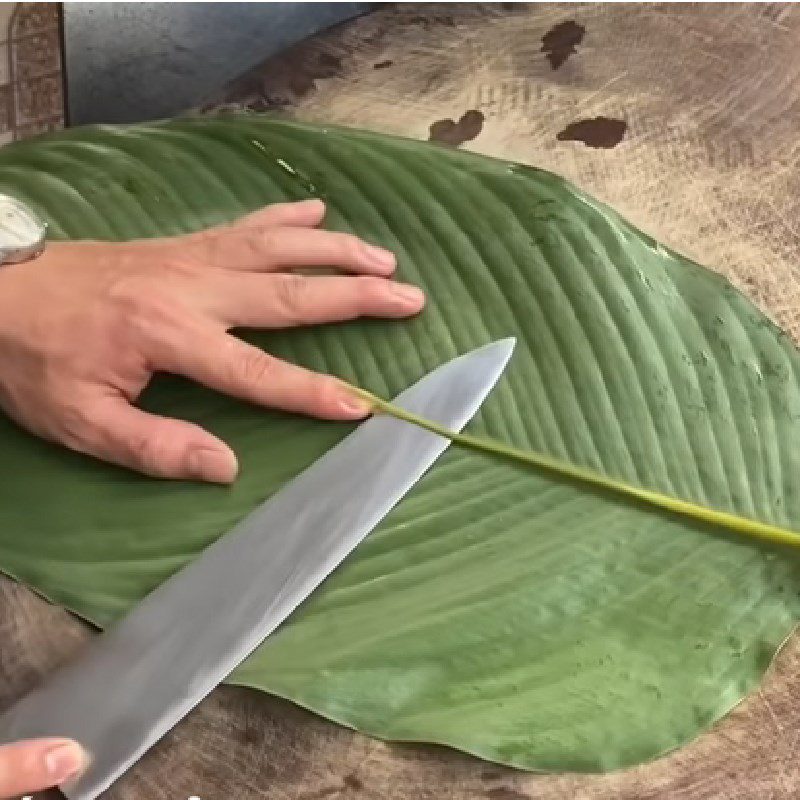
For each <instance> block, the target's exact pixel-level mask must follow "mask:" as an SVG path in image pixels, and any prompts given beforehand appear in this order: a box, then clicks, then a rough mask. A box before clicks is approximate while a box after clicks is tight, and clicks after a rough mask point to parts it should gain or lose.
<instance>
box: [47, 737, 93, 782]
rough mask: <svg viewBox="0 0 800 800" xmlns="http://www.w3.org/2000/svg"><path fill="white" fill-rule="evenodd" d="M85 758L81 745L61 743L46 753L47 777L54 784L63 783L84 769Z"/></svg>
mask: <svg viewBox="0 0 800 800" xmlns="http://www.w3.org/2000/svg"><path fill="white" fill-rule="evenodd" d="M85 760H86V759H85V756H84V754H83V750H82V749H81V747H80V745H78V744H75V743H74V742H73V743H69V744H60V745H58V746H57V747H54V748H53V749H52V750H48V751H47V753H45V756H44V766H45V770H46V771H47V777H48V778H49V779H50V780H52V781H53V785H57V784H59V783H63V782H64V781H65V780H67V779H68V778H71V777H72V776H73V775H75V774H76V773H78V772H80V770H81V769H83V765H84V763H85Z"/></svg>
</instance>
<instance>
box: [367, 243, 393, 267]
mask: <svg viewBox="0 0 800 800" xmlns="http://www.w3.org/2000/svg"><path fill="white" fill-rule="evenodd" d="M364 253H365V254H366V256H367V260H368V261H369V262H370V263H371V264H373V265H374V266H376V267H381V268H383V269H393V268H394V265H395V264H396V263H397V259H396V258H395V255H394V253H392V252H391V251H389V250H384V249H383V248H382V247H375V246H374V245H371V244H365V245H364Z"/></svg>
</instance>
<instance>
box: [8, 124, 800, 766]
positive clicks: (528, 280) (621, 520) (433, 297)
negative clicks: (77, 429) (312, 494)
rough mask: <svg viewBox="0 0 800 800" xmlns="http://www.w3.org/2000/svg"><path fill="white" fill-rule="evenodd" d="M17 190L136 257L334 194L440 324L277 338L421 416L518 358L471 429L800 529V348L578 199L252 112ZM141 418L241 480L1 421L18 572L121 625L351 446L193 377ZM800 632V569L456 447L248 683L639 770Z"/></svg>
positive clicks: (155, 130) (69, 159) (470, 165)
mask: <svg viewBox="0 0 800 800" xmlns="http://www.w3.org/2000/svg"><path fill="white" fill-rule="evenodd" d="M0 191H5V192H9V193H14V194H17V195H18V196H20V197H22V198H23V199H26V200H27V201H29V202H31V203H33V204H34V205H35V206H36V207H37V208H38V209H39V210H40V211H41V212H42V213H44V214H45V215H46V216H47V218H48V220H49V221H50V225H51V231H52V233H53V235H54V236H56V237H70V238H85V237H95V238H108V239H129V238H136V237H142V236H155V235H162V234H176V233H180V232H182V231H189V230H195V229H198V228H201V227H203V226H206V225H210V224H216V223H219V222H221V221H224V220H230V219H233V218H235V217H237V216H239V215H240V214H242V213H244V212H247V211H250V210H252V209H255V208H257V207H259V206H260V205H262V204H264V203H269V202H273V201H278V200H284V199H287V198H288V199H300V198H304V197H307V196H309V195H311V194H318V195H321V196H323V197H324V198H325V199H326V201H327V202H328V204H329V208H330V213H329V218H328V224H329V225H330V226H331V227H335V228H338V229H343V230H351V231H354V232H356V233H358V234H359V235H361V236H363V237H365V238H367V239H370V240H372V241H375V242H378V243H381V244H383V245H385V246H388V247H391V248H393V249H394V250H395V251H396V252H397V253H398V255H399V258H400V264H401V267H400V276H401V277H402V278H403V279H405V280H409V281H415V282H418V283H419V284H420V285H422V286H423V287H424V288H425V290H426V291H427V293H428V296H429V303H428V306H427V309H426V311H425V313H424V314H423V315H421V316H420V317H419V318H418V319H415V320H412V321H410V322H403V323H397V322H378V321H361V322H355V323H348V324H344V325H336V326H330V327H327V328H324V329H322V328H315V329H308V330H295V331H291V332H281V333H269V334H249V335H248V337H249V338H250V339H252V340H253V341H255V342H258V343H259V344H261V345H263V346H264V347H266V348H268V349H269V350H270V351H271V352H274V353H276V354H278V355H281V356H284V357H286V358H289V359H291V360H294V361H296V362H298V363H302V364H304V365H307V366H310V367H313V368H316V369H320V370H326V371H330V372H333V373H335V374H337V375H339V376H341V377H342V378H344V379H346V380H348V381H350V382H352V383H354V384H357V385H360V386H363V387H365V388H367V389H369V390H370V391H373V392H375V393H376V394H378V395H380V396H383V397H391V396H393V395H395V394H397V393H398V392H399V391H401V390H402V389H403V388H405V387H406V386H407V385H409V384H410V383H411V382H413V381H414V380H416V379H418V378H419V377H421V376H422V375H423V374H424V373H425V372H427V371H429V370H430V369H432V368H433V367H435V366H437V365H438V364H440V363H442V362H443V361H445V360H447V359H449V358H451V357H453V356H455V355H457V354H459V353H463V352H465V351H467V350H469V349H471V348H473V347H476V346H478V345H481V344H484V343H486V342H488V341H490V340H493V339H497V338H501V337H505V336H516V337H517V339H518V345H517V349H516V352H515V355H514V358H513V360H512V362H511V364H510V366H509V368H508V370H507V372H506V374H505V376H504V379H503V380H502V381H501V384H500V385H498V387H497V388H496V390H495V391H494V392H493V394H492V395H491V397H490V399H489V400H488V401H487V403H486V404H485V406H484V408H483V410H482V412H481V414H480V416H479V417H478V418H476V420H475V421H474V422H473V423H472V424H471V425H470V427H469V430H470V431H471V432H473V433H476V434H480V435H488V436H492V437H495V438H497V439H501V440H503V441H506V442H508V443H510V444H513V445H515V446H518V447H524V448H531V449H533V450H536V451H540V452H542V453H545V454H548V455H551V456H553V457H556V458H558V459H561V460H566V461H568V462H570V463H572V464H575V465H577V466H581V467H586V468H590V469H592V470H597V471H599V472H601V473H603V474H605V475H608V476H612V477H614V478H616V479H620V480H624V481H627V482H630V483H633V484H636V485H640V486H645V487H647V488H651V489H655V490H658V491H661V492H665V493H668V494H672V495H676V496H678V497H681V498H684V499H687V500H691V501H694V502H698V503H702V504H705V505H709V506H713V507H715V508H719V509H722V510H728V511H733V512H736V513H738V514H742V515H744V516H750V517H755V518H758V519H761V520H763V521H766V522H771V523H774V524H778V525H781V526H784V527H789V528H794V529H797V528H800V496H799V495H798V492H797V479H796V475H797V472H798V469H797V468H798V461H799V460H800V425H799V424H798V421H799V420H800V390H799V388H798V371H799V369H800V358H799V357H798V352H797V350H796V349H795V347H794V345H793V344H792V342H791V341H790V340H789V339H788V338H787V337H786V336H784V335H783V334H782V332H781V331H779V330H778V329H776V328H775V327H774V326H773V325H772V324H771V323H770V322H769V321H768V320H767V319H766V318H765V317H764V316H763V315H762V314H761V313H760V312H759V311H758V310H757V309H756V308H755V307H754V306H753V305H752V303H750V302H749V301H748V300H747V299H745V298H744V297H743V296H741V295H740V294H739V293H737V292H736V291H735V290H734V289H733V288H732V287H731V286H730V285H729V284H728V283H727V282H726V281H725V280H724V279H722V278H721V277H719V276H718V275H715V274H714V273H712V272H710V271H707V270H705V269H703V268H702V267H699V266H698V265H696V264H694V263H692V262H690V261H688V260H686V259H684V258H682V257H680V256H678V255H677V254H675V253H673V252H671V251H669V250H667V249H666V248H664V247H662V246H660V245H659V244H658V243H657V242H655V241H653V240H652V239H651V238H649V237H648V236H646V235H644V234H642V233H641V232H640V231H638V230H636V229H634V228H633V227H631V226H630V225H629V224H627V223H626V222H625V221H624V220H622V219H620V218H619V217H618V216H617V215H616V214H615V213H614V212H613V211H611V210H610V209H608V208H607V207H605V206H603V205H602V204H600V203H598V202H596V201H594V200H592V199H591V198H589V197H587V196H585V195H584V194H582V193H581V192H579V191H578V190H577V189H575V188H574V187H573V186H571V185H570V184H568V183H566V182H564V181H563V180H562V179H560V178H558V177H556V176H554V175H552V174H549V173H546V172H541V171H537V170H535V169H530V168H527V167H521V166H518V165H511V164H507V163H505V162H499V161H495V160H492V159H487V158H482V157H478V156H474V155H470V154H467V153H462V152H458V151H451V150H446V149H443V148H441V147H436V146H431V145H426V144H421V143H418V142H412V141H407V140H402V139H392V138H388V137H383V136H378V135H372V134H366V133H359V132H353V131H341V130H336V129H329V130H323V129H320V128H315V127H310V126H306V125H300V124H296V123H290V122H286V121H282V120H275V119H268V118H261V117H257V116H247V117H240V118H226V119H219V120H211V119H197V120H191V119H187V120H180V121H174V122H170V123H166V124H162V125H151V126H141V127H135V128H129V129H121V128H105V129H83V130H80V129H79V130H74V131H70V132H67V133H63V134H58V135H54V136H50V137H47V138H43V139H40V140H36V141H33V142H28V143H22V144H16V145H13V146H9V147H6V148H3V149H2V150H0ZM65 279H68V276H65ZM143 404H144V405H145V406H146V407H148V408H149V409H152V410H157V411H159V412H161V413H168V414H172V415H175V416H181V417H184V418H187V419H191V420H193V421H196V422H199V423H200V424H203V425H205V426H207V427H208V428H210V429H211V430H213V431H214V432H215V433H217V434H219V435H221V436H223V437H224V438H226V439H227V440H228V441H229V442H230V443H231V444H232V445H233V447H234V448H235V449H236V451H237V453H238V454H239V455H240V459H241V463H242V475H241V478H240V479H239V481H238V482H237V484H236V485H235V486H234V487H233V488H231V489H222V488H215V487H207V486H196V485H189V484H172V483H167V482H160V481H153V480H149V479H146V478H140V477H137V476H134V475H132V474H130V473H127V472H124V471H122V470H117V469H114V468H112V467H108V466H105V465H103V464H100V463H97V462H94V461H92V460H90V459H86V458H82V457H80V456H76V455H74V454H70V453H67V452H66V451H63V450H61V449H58V448H56V447H53V446H51V445H48V444H45V443H43V442H40V441H37V440H35V439H33V438H32V437H30V436H28V435H26V434H24V433H22V432H21V431H19V430H18V429H16V428H15V427H14V426H13V425H12V424H11V423H10V422H7V421H6V420H4V419H2V420H0V448H1V449H0V453H1V454H2V455H0V458H1V459H2V473H3V481H2V482H1V483H0V567H2V568H3V569H5V570H6V571H7V572H8V573H10V574H12V575H14V576H16V577H18V578H20V579H21V580H24V581H26V582H27V583H29V584H31V585H32V586H34V587H36V588H37V589H39V590H40V591H42V592H43V593H45V594H46V595H48V596H49V597H51V598H53V599H54V600H56V601H58V602H61V603H63V604H65V605H67V606H68V607H70V608H72V609H74V610H75V611H77V612H78V613H80V614H82V615H84V616H86V617H87V618H89V619H92V620H94V621H96V622H97V623H98V624H100V625H104V624H107V623H108V622H110V621H111V620H113V619H114V618H115V617H117V616H119V615H120V614H122V613H123V612H124V611H125V610H126V609H127V608H129V607H130V605H131V604H132V603H134V602H135V601H136V600H137V599H139V598H140V597H142V596H143V595H144V594H145V593H146V592H147V591H148V590H149V589H150V588H152V587H153V586H155V585H156V584H157V583H158V582H160V581H161V580H163V579H164V578H165V577H166V576H167V575H169V574H171V573H172V572H173V571H174V570H176V569H178V568H179V567H180V566H181V565H182V564H184V563H186V561H187V560H188V559H190V558H191V557H192V556H194V555H196V554H197V553H198V552H199V550H200V549H201V548H202V547H203V546H204V545H205V544H207V543H208V542H210V541H212V540H213V539H214V538H215V537H217V536H219V535H220V534H221V533H223V532H224V531H225V530H227V529H228V528H229V527H231V526H232V525H233V524H234V523H235V522H236V521H237V520H238V519H239V518H240V517H241V516H242V515H243V514H244V513H245V512H247V511H248V510H250V509H251V508H252V507H253V506H254V505H255V504H256V503H258V502H259V501H261V500H262V499H264V498H265V497H267V496H269V495H270V494H271V493H272V492H274V491H275V490H276V489H277V488H278V487H279V486H281V485H282V484H283V483H284V482H285V481H286V480H288V479H289V478H291V477H292V476H293V475H295V474H296V473H297V472H298V471H299V470H301V469H302V468H303V467H304V466H306V465H307V464H309V463H310V462H311V461H312V460H314V459H315V458H317V457H318V456H319V455H321V454H322V453H323V452H325V450H326V449H328V448H329V447H330V446H331V445H332V444H333V443H334V442H335V441H337V440H338V439H339V438H341V437H342V436H343V435H345V433H346V432H347V431H348V430H349V428H348V426H345V425H338V424H331V423H322V422H316V421H313V420H307V419H302V418H298V417H292V416H289V415H285V414H281V413H276V412H270V411H264V410H259V409H256V408H253V407H250V406H247V405H244V404H241V403H238V402H235V401H233V400H230V399H227V398H224V397H221V396H219V395H216V394H214V393H212V392H209V391H206V390H203V389H200V388H198V387H196V386H192V385H189V384H188V383H187V382H184V381H181V380H178V379H173V378H160V379H159V380H157V381H155V382H154V384H153V385H152V386H151V388H150V389H149V390H148V392H147V393H146V396H145V397H144V398H143ZM231 591H236V587H231ZM799 610H800V562H798V555H797V553H796V552H795V551H792V550H789V549H770V548H769V547H767V546H762V545H758V544H755V543H753V542H751V541H747V540H744V539H741V540H739V539H736V538H735V537H732V536H731V535H730V534H728V533H727V532H726V533H720V532H719V531H716V530H714V529H713V527H701V526H699V525H697V524H694V523H692V522H691V521H689V520H686V519H680V518H677V517H673V516H670V515H669V514H667V513H661V512H658V511H654V510H653V509H651V508H646V507H643V506H641V505H638V504H636V503H635V502H632V501H629V500H626V499H624V498H621V497H616V496H612V495H607V494H604V493H602V492H595V491H591V490H588V489H587V488H586V487H584V486H578V485H576V484H573V483H570V482H566V481H564V480H559V479H558V478H556V477H555V476H553V475H549V474H545V473H539V472H536V471H532V470H531V469H529V468H526V467H524V466H514V465H513V464H510V463H507V462H503V461H501V460H498V459H497V458H494V457H491V456H486V455H482V454H480V453H476V452H472V451H468V450H464V449H459V448H455V447H454V448H451V450H450V451H449V452H448V454H447V455H446V456H445V457H444V458H443V459H442V460H441V461H440V462H438V464H437V465H436V467H435V468H434V469H433V470H432V471H431V472H430V473H429V474H428V476H427V477H426V478H424V479H423V480H422V481H421V482H420V484H419V485H418V486H417V487H416V488H415V489H414V490H413V491H412V493H411V494H410V495H409V496H408V497H407V499H406V500H405V501H404V502H403V503H402V504H401V505H400V506H399V507H398V508H397V509H396V510H395V511H394V512H393V513H392V514H391V515H390V516H389V517H388V518H387V520H386V521H385V522H384V523H383V524H382V525H381V526H380V527H379V528H378V529H377V530H376V531H375V532H374V533H373V534H372V535H371V536H370V537H369V538H368V539H367V540H366V541H365V542H364V543H363V544H362V545H361V546H360V547H359V549H358V550H357V551H356V552H355V553H354V554H353V556H352V557H351V558H349V559H348V561H347V562H346V563H345V565H344V566H343V567H342V568H341V569H340V570H338V571H337V572H336V573H335V574H334V576H333V577H332V578H331V579H330V580H328V581H327V582H326V584H325V585H324V586H323V587H322V589H321V590H320V591H318V592H317V593H315V595H314V596H313V597H312V598H311V599H310V600H309V601H308V602H307V603H306V604H305V606H304V607H303V608H301V609H300V611H299V612H298V613H297V614H296V615H295V616H294V617H293V618H292V619H291V621H290V622H289V623H288V624H286V625H285V626H284V627H283V628H282V629H281V630H280V631H279V632H278V633H277V634H276V635H275V636H273V637H271V638H270V639H269V640H268V642H267V643H266V644H265V645H264V646H262V647H261V648H260V649H259V650H258V651H257V652H256V653H255V654H254V655H253V656H252V657H251V658H250V659H249V661H248V662H246V663H245V664H244V665H243V666H242V667H241V668H240V669H239V670H238V671H237V672H236V673H235V674H234V675H233V676H232V678H231V680H232V681H233V682H237V683H242V684H246V685H249V686H254V687H257V688H261V689H264V690H266V691H269V692H272V693H275V694H278V695H282V696H284V697H287V698H290V699H291V700H294V701H295V702H297V703H299V704H302V705H304V706H307V707H309V708H311V709H313V710H315V711H317V712H318V713H320V714H323V715H325V716H328V717H330V718H331V719H334V720H338V721H340V722H342V723H345V724H348V725H351V726H353V727H356V728H358V729H360V730H363V731H365V732H368V733H371V734H374V735H377V736H383V737H388V738H395V739H409V740H422V741H429V742H440V743H445V744H449V745H452V746H454V747H457V748H460V749H463V750H466V751H469V752H472V753H476V754H478V755H480V756H482V757H485V758H488V759H493V760H497V761H501V762H505V763H509V764H514V765H517V766H520V767H525V768H532V769H553V770H562V769H579V770H602V769H612V768H616V767H620V766H623V765H626V764H631V763H635V762H637V761H642V760H645V759H649V758H652V757H654V756H655V755H657V754H659V753H661V752H663V751H666V750H669V749H671V748H674V747H676V746H678V745H680V744H682V743H684V742H686V741H688V740H690V739H691V738H692V737H694V736H695V735H696V734H697V733H698V731H700V730H701V729H703V728H705V727H707V726H708V725H709V724H711V723H712V722H713V721H714V720H716V719H718V718H719V717H720V716H721V715H723V714H724V713H725V712H726V711H727V710H728V709H730V708H731V707H732V706H733V705H734V704H736V703H737V702H738V701H739V700H740V699H741V698H742V697H743V696H744V694H745V693H746V692H748V691H749V690H751V689H752V688H754V687H755V686H756V684H757V682H758V681H759V679H760V677H761V675H762V674H763V672H764V670H765V669H766V667H767V665H768V664H769V662H770V660H771V658H772V656H773V654H774V652H775V650H776V649H777V647H778V646H779V645H780V643H781V642H782V641H783V639H784V638H785V637H786V636H787V634H788V633H789V632H790V631H791V630H792V628H793V626H794V623H795V620H796V618H797V615H798V611H799ZM221 622H222V623H223V624H224V621H221ZM211 623H213V621H210V624H211Z"/></svg>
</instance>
